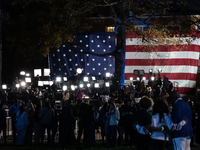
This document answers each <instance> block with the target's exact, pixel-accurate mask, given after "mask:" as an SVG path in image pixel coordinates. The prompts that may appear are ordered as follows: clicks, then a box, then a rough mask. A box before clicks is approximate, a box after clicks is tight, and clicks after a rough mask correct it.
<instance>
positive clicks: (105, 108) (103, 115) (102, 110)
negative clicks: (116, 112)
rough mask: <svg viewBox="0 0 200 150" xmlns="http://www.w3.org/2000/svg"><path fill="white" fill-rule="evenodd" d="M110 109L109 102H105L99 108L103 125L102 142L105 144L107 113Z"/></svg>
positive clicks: (101, 125) (100, 123)
mask: <svg viewBox="0 0 200 150" xmlns="http://www.w3.org/2000/svg"><path fill="white" fill-rule="evenodd" d="M108 110H109V104H108V102H105V103H104V104H103V106H102V108H100V110H99V125H100V127H101V138H102V144H103V145H104V138H105V137H106V133H107V129H106V126H105V125H106V120H107V117H106V114H107V113H108Z"/></svg>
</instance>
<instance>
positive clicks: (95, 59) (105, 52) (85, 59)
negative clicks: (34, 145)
mask: <svg viewBox="0 0 200 150" xmlns="http://www.w3.org/2000/svg"><path fill="white" fill-rule="evenodd" d="M114 50H115V33H110V32H107V33H106V32H105V33H95V34H79V35H76V36H75V42H74V44H73V46H71V45H68V44H63V45H62V46H61V47H60V48H59V49H58V50H57V51H54V50H51V51H50V53H49V66H50V71H51V76H52V78H53V79H55V77H57V76H61V77H71V76H72V75H73V74H74V73H75V72H76V69H77V68H82V69H83V73H84V74H86V75H89V76H99V77H105V74H106V73H107V72H109V73H111V74H113V73H114V72H115V58H114V56H111V55H110V53H112V52H113V51H114Z"/></svg>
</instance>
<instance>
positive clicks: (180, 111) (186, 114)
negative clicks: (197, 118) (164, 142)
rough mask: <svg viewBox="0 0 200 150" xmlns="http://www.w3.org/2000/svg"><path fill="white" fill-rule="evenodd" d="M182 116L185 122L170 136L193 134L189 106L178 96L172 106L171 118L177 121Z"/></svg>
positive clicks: (181, 118)
mask: <svg viewBox="0 0 200 150" xmlns="http://www.w3.org/2000/svg"><path fill="white" fill-rule="evenodd" d="M184 118H185V119H186V124H185V125H184V126H183V128H182V129H181V130H179V131H175V132H173V134H172V138H177V137H187V136H190V137H191V136H192V135H193V130H192V111H191V108H190V106H189V105H188V104H187V103H186V102H184V101H183V100H182V98H179V99H177V100H176V102H175V103H174V106H173V111H172V120H173V122H174V123H179V122H180V121H181V120H183V119H184Z"/></svg>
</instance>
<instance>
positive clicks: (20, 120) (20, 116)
mask: <svg viewBox="0 0 200 150" xmlns="http://www.w3.org/2000/svg"><path fill="white" fill-rule="evenodd" d="M28 125H29V120H28V114H27V112H26V111H25V105H22V106H20V108H19V111H18V112H17V113H16V124H15V127H16V129H17V139H16V145H24V142H25V137H26V129H27V127H28Z"/></svg>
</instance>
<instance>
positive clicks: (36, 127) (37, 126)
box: [33, 105, 41, 145]
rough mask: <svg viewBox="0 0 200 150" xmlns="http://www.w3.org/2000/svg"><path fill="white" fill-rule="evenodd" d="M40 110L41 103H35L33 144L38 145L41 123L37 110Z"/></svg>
mask: <svg viewBox="0 0 200 150" xmlns="http://www.w3.org/2000/svg"><path fill="white" fill-rule="evenodd" d="M40 110H41V105H35V113H34V116H33V119H34V144H35V145H39V144H40V141H41V125H40V119H39V112H40Z"/></svg>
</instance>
